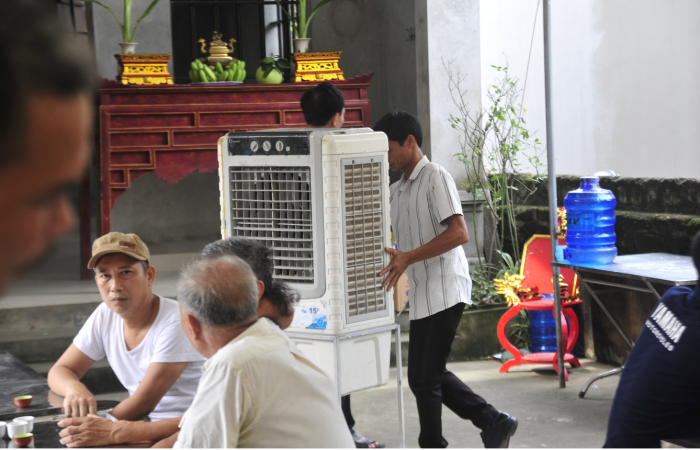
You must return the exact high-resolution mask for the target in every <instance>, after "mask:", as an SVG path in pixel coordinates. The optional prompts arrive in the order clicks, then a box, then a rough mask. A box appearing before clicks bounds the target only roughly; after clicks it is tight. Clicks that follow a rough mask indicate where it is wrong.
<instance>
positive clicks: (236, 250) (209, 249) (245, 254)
mask: <svg viewBox="0 0 700 450" xmlns="http://www.w3.org/2000/svg"><path fill="white" fill-rule="evenodd" d="M221 255H234V256H237V257H239V258H241V259H242V260H243V261H245V262H246V263H248V265H249V266H250V268H251V269H252V270H253V273H254V274H255V276H256V277H257V278H258V280H260V281H262V282H263V284H264V285H265V291H264V292H263V297H265V298H266V299H267V300H268V301H269V302H270V303H272V305H273V306H274V307H275V309H276V310H277V311H278V312H279V313H280V315H281V316H283V317H289V316H291V313H290V312H289V305H294V304H296V303H298V302H299V294H298V293H297V292H296V291H295V290H294V289H292V288H290V287H289V286H288V285H287V284H286V283H282V282H279V281H275V280H274V279H273V278H272V274H273V271H274V268H275V262H274V261H273V259H272V249H270V248H268V247H265V246H264V245H263V244H262V243H260V242H259V241H256V240H253V239H245V238H238V237H231V238H228V239H222V240H220V241H215V242H212V243H211V244H208V245H207V246H206V247H204V250H202V254H201V255H200V258H201V259H211V258H216V257H219V256H221Z"/></svg>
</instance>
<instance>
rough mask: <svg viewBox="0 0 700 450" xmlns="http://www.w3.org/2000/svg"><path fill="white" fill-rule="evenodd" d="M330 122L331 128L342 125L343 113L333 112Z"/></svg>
mask: <svg viewBox="0 0 700 450" xmlns="http://www.w3.org/2000/svg"><path fill="white" fill-rule="evenodd" d="M330 124H331V125H332V126H333V128H340V127H342V126H343V114H342V113H335V115H333V117H331V120H330Z"/></svg>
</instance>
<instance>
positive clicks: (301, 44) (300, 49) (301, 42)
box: [294, 38, 311, 53]
mask: <svg viewBox="0 0 700 450" xmlns="http://www.w3.org/2000/svg"><path fill="white" fill-rule="evenodd" d="M309 42H311V38H298V39H294V48H295V49H296V52H297V53H306V52H308V51H309Z"/></svg>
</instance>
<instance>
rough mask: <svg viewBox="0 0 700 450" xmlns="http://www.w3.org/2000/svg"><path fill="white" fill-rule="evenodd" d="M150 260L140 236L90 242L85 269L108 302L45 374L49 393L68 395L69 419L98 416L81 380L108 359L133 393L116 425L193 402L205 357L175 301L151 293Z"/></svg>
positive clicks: (118, 410) (162, 415)
mask: <svg viewBox="0 0 700 450" xmlns="http://www.w3.org/2000/svg"><path fill="white" fill-rule="evenodd" d="M149 258H150V255H149V252H148V247H146V244H144V243H143V241H142V240H141V239H140V238H139V237H138V236H136V235H135V234H123V233H116V232H113V233H109V234H106V235H104V236H102V237H101V238H99V239H97V240H96V241H95V243H94V244H93V246H92V258H91V259H90V261H89V262H88V269H94V271H95V281H96V282H97V287H98V289H99V291H100V296H101V297H102V301H103V303H102V304H101V305H100V306H98V307H97V309H96V310H95V312H93V313H92V315H91V316H90V317H89V318H88V320H87V322H85V325H83V328H82V329H81V330H80V332H79V333H78V335H77V336H76V337H75V339H74V340H73V344H71V346H70V347H68V350H66V352H65V353H64V354H63V356H61V358H60V359H59V360H58V361H57V362H56V364H54V366H53V367H52V368H51V370H50V371H49V374H48V381H49V386H50V387H51V389H52V390H53V391H54V392H55V393H57V394H59V395H62V396H64V397H65V400H64V403H63V407H64V412H65V414H66V416H67V417H84V416H87V415H88V414H95V413H96V412H97V403H96V401H95V397H94V396H93V395H92V394H91V393H90V391H88V389H87V388H86V387H85V385H84V384H82V383H81V382H80V378H81V377H82V376H83V375H84V374H85V372H86V371H87V370H88V369H89V368H90V367H91V366H92V365H93V364H94V363H95V362H96V361H98V360H100V359H102V358H104V357H105V356H106V357H107V360H108V361H109V364H110V366H111V367H112V369H113V370H114V373H115V374H116V375H117V378H119V381H120V382H121V383H122V385H124V387H125V388H126V389H127V391H129V398H127V399H126V400H124V401H123V402H121V403H120V404H119V405H117V406H116V407H115V408H114V409H113V410H112V412H111V416H112V417H113V418H114V419H123V420H141V419H143V418H145V417H146V416H148V417H149V418H150V419H151V421H159V420H163V419H171V418H174V417H179V416H182V415H183V414H184V412H185V411H186V410H187V408H189V406H190V404H191V403H192V399H193V398H194V394H195V392H196V391H197V385H198V384H199V378H200V377H201V374H202V364H203V363H204V361H205V358H204V357H202V356H201V355H200V354H199V353H197V351H196V350H195V349H194V348H193V347H192V345H191V344H190V343H189V341H188V340H187V337H186V336H185V334H184V332H183V330H182V327H181V326H180V310H179V306H178V303H177V302H176V301H174V300H170V299H167V298H163V297H160V296H158V295H155V294H153V292H152V291H151V286H152V285H153V281H154V280H155V276H156V269H155V268H154V267H152V266H149V264H148V260H149Z"/></svg>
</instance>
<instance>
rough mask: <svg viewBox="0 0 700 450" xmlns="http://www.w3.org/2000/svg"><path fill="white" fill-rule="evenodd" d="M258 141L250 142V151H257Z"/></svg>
mask: <svg viewBox="0 0 700 450" xmlns="http://www.w3.org/2000/svg"><path fill="white" fill-rule="evenodd" d="M258 148H259V146H258V141H250V151H251V152H253V153H255V152H257V151H258Z"/></svg>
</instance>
